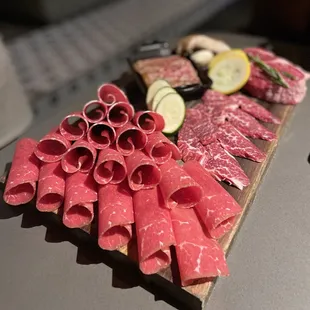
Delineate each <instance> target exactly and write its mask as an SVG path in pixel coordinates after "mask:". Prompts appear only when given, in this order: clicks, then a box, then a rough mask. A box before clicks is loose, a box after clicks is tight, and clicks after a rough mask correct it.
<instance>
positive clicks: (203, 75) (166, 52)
mask: <svg viewBox="0 0 310 310" xmlns="http://www.w3.org/2000/svg"><path fill="white" fill-rule="evenodd" d="M173 54H174V53H173V51H172V50H171V48H170V46H169V43H167V42H164V41H152V42H145V43H144V44H142V45H141V46H140V47H139V48H138V49H137V50H136V51H135V52H134V55H133V56H131V57H129V58H127V62H128V64H129V67H130V69H131V71H132V73H133V74H134V77H135V80H136V81H137V83H138V85H139V88H140V89H141V91H142V92H143V93H144V94H145V95H146V92H147V86H146V85H145V83H144V81H143V78H142V77H141V75H140V74H139V73H138V72H137V71H136V70H135V69H134V63H135V62H136V61H138V60H142V59H147V58H158V57H167V56H170V55H173ZM186 58H187V57H186ZM187 59H188V60H190V62H191V63H192V65H193V67H194V68H195V69H196V71H197V73H198V76H199V78H200V80H201V84H190V85H184V86H179V87H175V88H174V89H175V90H176V91H177V92H178V93H179V94H180V95H181V96H182V97H183V99H184V100H185V101H191V100H198V99H200V98H201V97H202V95H203V94H204V92H205V91H206V90H207V89H209V88H210V87H211V85H212V81H211V79H210V78H209V77H208V74H207V70H202V69H200V68H199V67H197V66H196V65H195V63H193V62H192V61H191V59H190V58H187Z"/></svg>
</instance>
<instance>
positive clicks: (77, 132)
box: [59, 112, 89, 141]
mask: <svg viewBox="0 0 310 310" xmlns="http://www.w3.org/2000/svg"><path fill="white" fill-rule="evenodd" d="M88 129H89V124H88V121H87V120H86V118H85V117H84V116H83V115H82V114H81V113H80V112H76V113H71V114H70V115H68V116H66V117H65V118H64V119H63V120H62V122H61V123H60V125H59V131H60V133H61V135H62V136H64V137H65V138H66V139H67V140H69V141H76V140H79V139H81V138H83V137H84V136H85V135H86V133H87V131H88Z"/></svg>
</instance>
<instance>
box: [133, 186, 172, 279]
mask: <svg viewBox="0 0 310 310" xmlns="http://www.w3.org/2000/svg"><path fill="white" fill-rule="evenodd" d="M133 202H134V216H135V223H136V234H137V244H138V255H139V265H140V269H141V271H142V272H143V273H144V274H154V273H156V272H158V271H159V270H161V269H163V268H166V267H168V266H169V265H170V263H171V256H170V246H171V245H174V244H175V238H174V234H173V230H172V223H171V218H170V212H169V210H168V209H167V208H165V206H164V202H163V199H162V196H161V194H160V190H159V188H158V187H155V188H153V189H148V190H140V191H138V192H135V193H134V196H133Z"/></svg>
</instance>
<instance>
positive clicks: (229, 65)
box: [209, 49, 251, 94]
mask: <svg viewBox="0 0 310 310" xmlns="http://www.w3.org/2000/svg"><path fill="white" fill-rule="evenodd" d="M250 73H251V65H250V61H249V59H248V57H247V55H246V54H245V53H244V52H243V51H242V50H238V49H235V50H230V51H227V52H223V53H220V54H218V55H216V56H215V57H214V58H213V59H212V61H211V62H210V64H209V77H210V78H211V80H212V81H213V84H212V89H214V90H216V91H219V92H221V93H223V94H231V93H234V92H236V91H238V90H239V89H241V88H242V87H243V86H244V85H245V84H246V82H247V81H248V79H249V77H250Z"/></svg>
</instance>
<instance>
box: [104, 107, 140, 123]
mask: <svg viewBox="0 0 310 310" xmlns="http://www.w3.org/2000/svg"><path fill="white" fill-rule="evenodd" d="M134 114H135V110H134V108H133V106H132V105H131V104H130V103H129V102H116V103H114V104H112V105H111V106H110V107H109V111H108V114H107V121H108V123H109V124H110V125H111V126H113V127H115V128H116V127H123V126H124V125H126V124H127V123H128V122H130V121H131V120H132V118H133V116H134Z"/></svg>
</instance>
